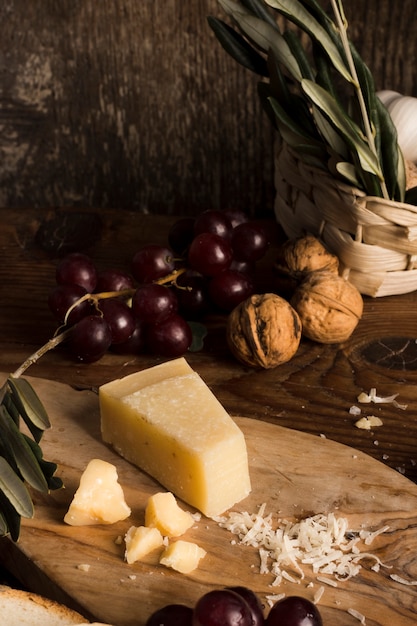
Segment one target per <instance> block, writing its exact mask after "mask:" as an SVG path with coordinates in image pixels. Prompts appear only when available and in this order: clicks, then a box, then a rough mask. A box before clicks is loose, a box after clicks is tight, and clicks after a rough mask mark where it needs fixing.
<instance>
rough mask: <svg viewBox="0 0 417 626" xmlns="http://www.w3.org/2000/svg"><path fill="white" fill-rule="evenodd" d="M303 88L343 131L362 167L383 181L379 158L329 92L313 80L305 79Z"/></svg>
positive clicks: (302, 83)
mask: <svg viewBox="0 0 417 626" xmlns="http://www.w3.org/2000/svg"><path fill="white" fill-rule="evenodd" d="M301 87H302V89H303V90H304V92H305V94H306V95H307V96H308V97H309V98H310V99H311V101H312V102H313V103H314V104H315V105H316V106H317V107H318V108H319V109H320V110H321V111H322V112H323V113H324V114H325V115H326V117H327V118H328V119H329V121H331V122H332V123H333V124H334V125H335V127H336V128H337V129H338V130H339V131H341V133H342V134H343V136H344V138H345V140H346V141H347V143H348V144H349V145H350V147H351V148H352V149H353V150H355V151H356V153H357V156H358V158H359V161H360V164H361V167H362V168H363V169H364V170H365V171H366V172H370V173H372V174H374V175H375V176H377V177H378V178H379V179H380V180H383V178H384V177H383V173H382V171H381V168H380V164H379V161H378V158H377V156H376V155H375V154H374V153H373V152H372V150H371V149H370V148H369V146H368V144H367V143H366V141H364V138H363V133H362V132H361V131H360V129H359V127H357V126H356V125H355V123H354V122H353V120H352V119H351V118H349V117H348V116H347V115H346V113H345V112H344V110H343V109H342V108H341V107H340V106H339V104H338V103H337V102H336V100H335V99H334V98H333V97H332V96H331V95H330V94H329V92H328V91H326V90H325V89H323V87H320V85H317V83H314V82H313V81H311V80H308V79H303V80H302V81H301Z"/></svg>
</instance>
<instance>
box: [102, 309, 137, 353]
mask: <svg viewBox="0 0 417 626" xmlns="http://www.w3.org/2000/svg"><path fill="white" fill-rule="evenodd" d="M99 309H100V311H101V312H102V313H103V317H104V319H105V320H106V322H107V323H108V325H109V328H110V332H111V342H112V344H116V343H122V342H124V341H127V340H128V339H129V337H130V335H131V334H132V333H133V331H134V330H135V318H134V315H133V313H132V309H131V308H130V307H129V306H128V305H127V304H126V303H125V302H123V301H122V300H117V299H115V298H113V299H103V300H100V304H99Z"/></svg>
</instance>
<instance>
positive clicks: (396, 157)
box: [376, 98, 406, 202]
mask: <svg viewBox="0 0 417 626" xmlns="http://www.w3.org/2000/svg"><path fill="white" fill-rule="evenodd" d="M376 110H377V116H378V136H379V139H380V141H379V151H380V155H381V156H380V160H381V163H382V169H383V172H384V178H385V181H386V184H387V188H388V192H389V195H390V197H391V198H392V199H394V200H399V201H400V202H404V198H405V187H406V181H405V167H404V159H403V155H402V152H401V149H400V147H399V145H398V134H397V129H396V127H395V125H394V122H393V121H392V118H391V116H390V114H389V113H388V111H387V109H386V108H385V106H384V105H383V104H382V102H381V101H380V100H379V98H376Z"/></svg>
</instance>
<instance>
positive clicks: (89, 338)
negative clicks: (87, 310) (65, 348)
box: [69, 315, 111, 363]
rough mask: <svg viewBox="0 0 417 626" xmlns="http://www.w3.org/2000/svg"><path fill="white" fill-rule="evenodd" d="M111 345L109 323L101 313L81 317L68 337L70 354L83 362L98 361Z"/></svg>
mask: <svg viewBox="0 0 417 626" xmlns="http://www.w3.org/2000/svg"><path fill="white" fill-rule="evenodd" d="M110 345H111V332H110V328H109V325H108V324H107V322H106V320H105V319H104V317H102V316H101V315H88V316H87V317H83V319H82V320H80V321H79V322H78V323H77V324H76V325H75V326H73V330H72V333H71V335H70V337H69V350H70V352H71V354H72V355H73V356H74V357H75V358H76V359H77V361H82V362H83V363H93V362H94V361H98V360H99V359H101V357H102V356H104V354H105V353H106V352H107V350H108V349H109V347H110Z"/></svg>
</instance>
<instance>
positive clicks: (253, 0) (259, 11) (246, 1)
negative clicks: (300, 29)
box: [242, 0, 279, 30]
mask: <svg viewBox="0 0 417 626" xmlns="http://www.w3.org/2000/svg"><path fill="white" fill-rule="evenodd" d="M242 4H243V6H244V7H246V9H248V11H250V12H251V13H253V15H256V16H257V17H259V18H261V19H263V20H265V22H269V24H271V26H273V27H274V28H276V29H277V30H279V28H278V25H277V23H276V21H275V20H274V18H273V17H272V15H271V14H270V12H269V11H268V9H267V8H266V6H265V3H264V2H263V0H242Z"/></svg>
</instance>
